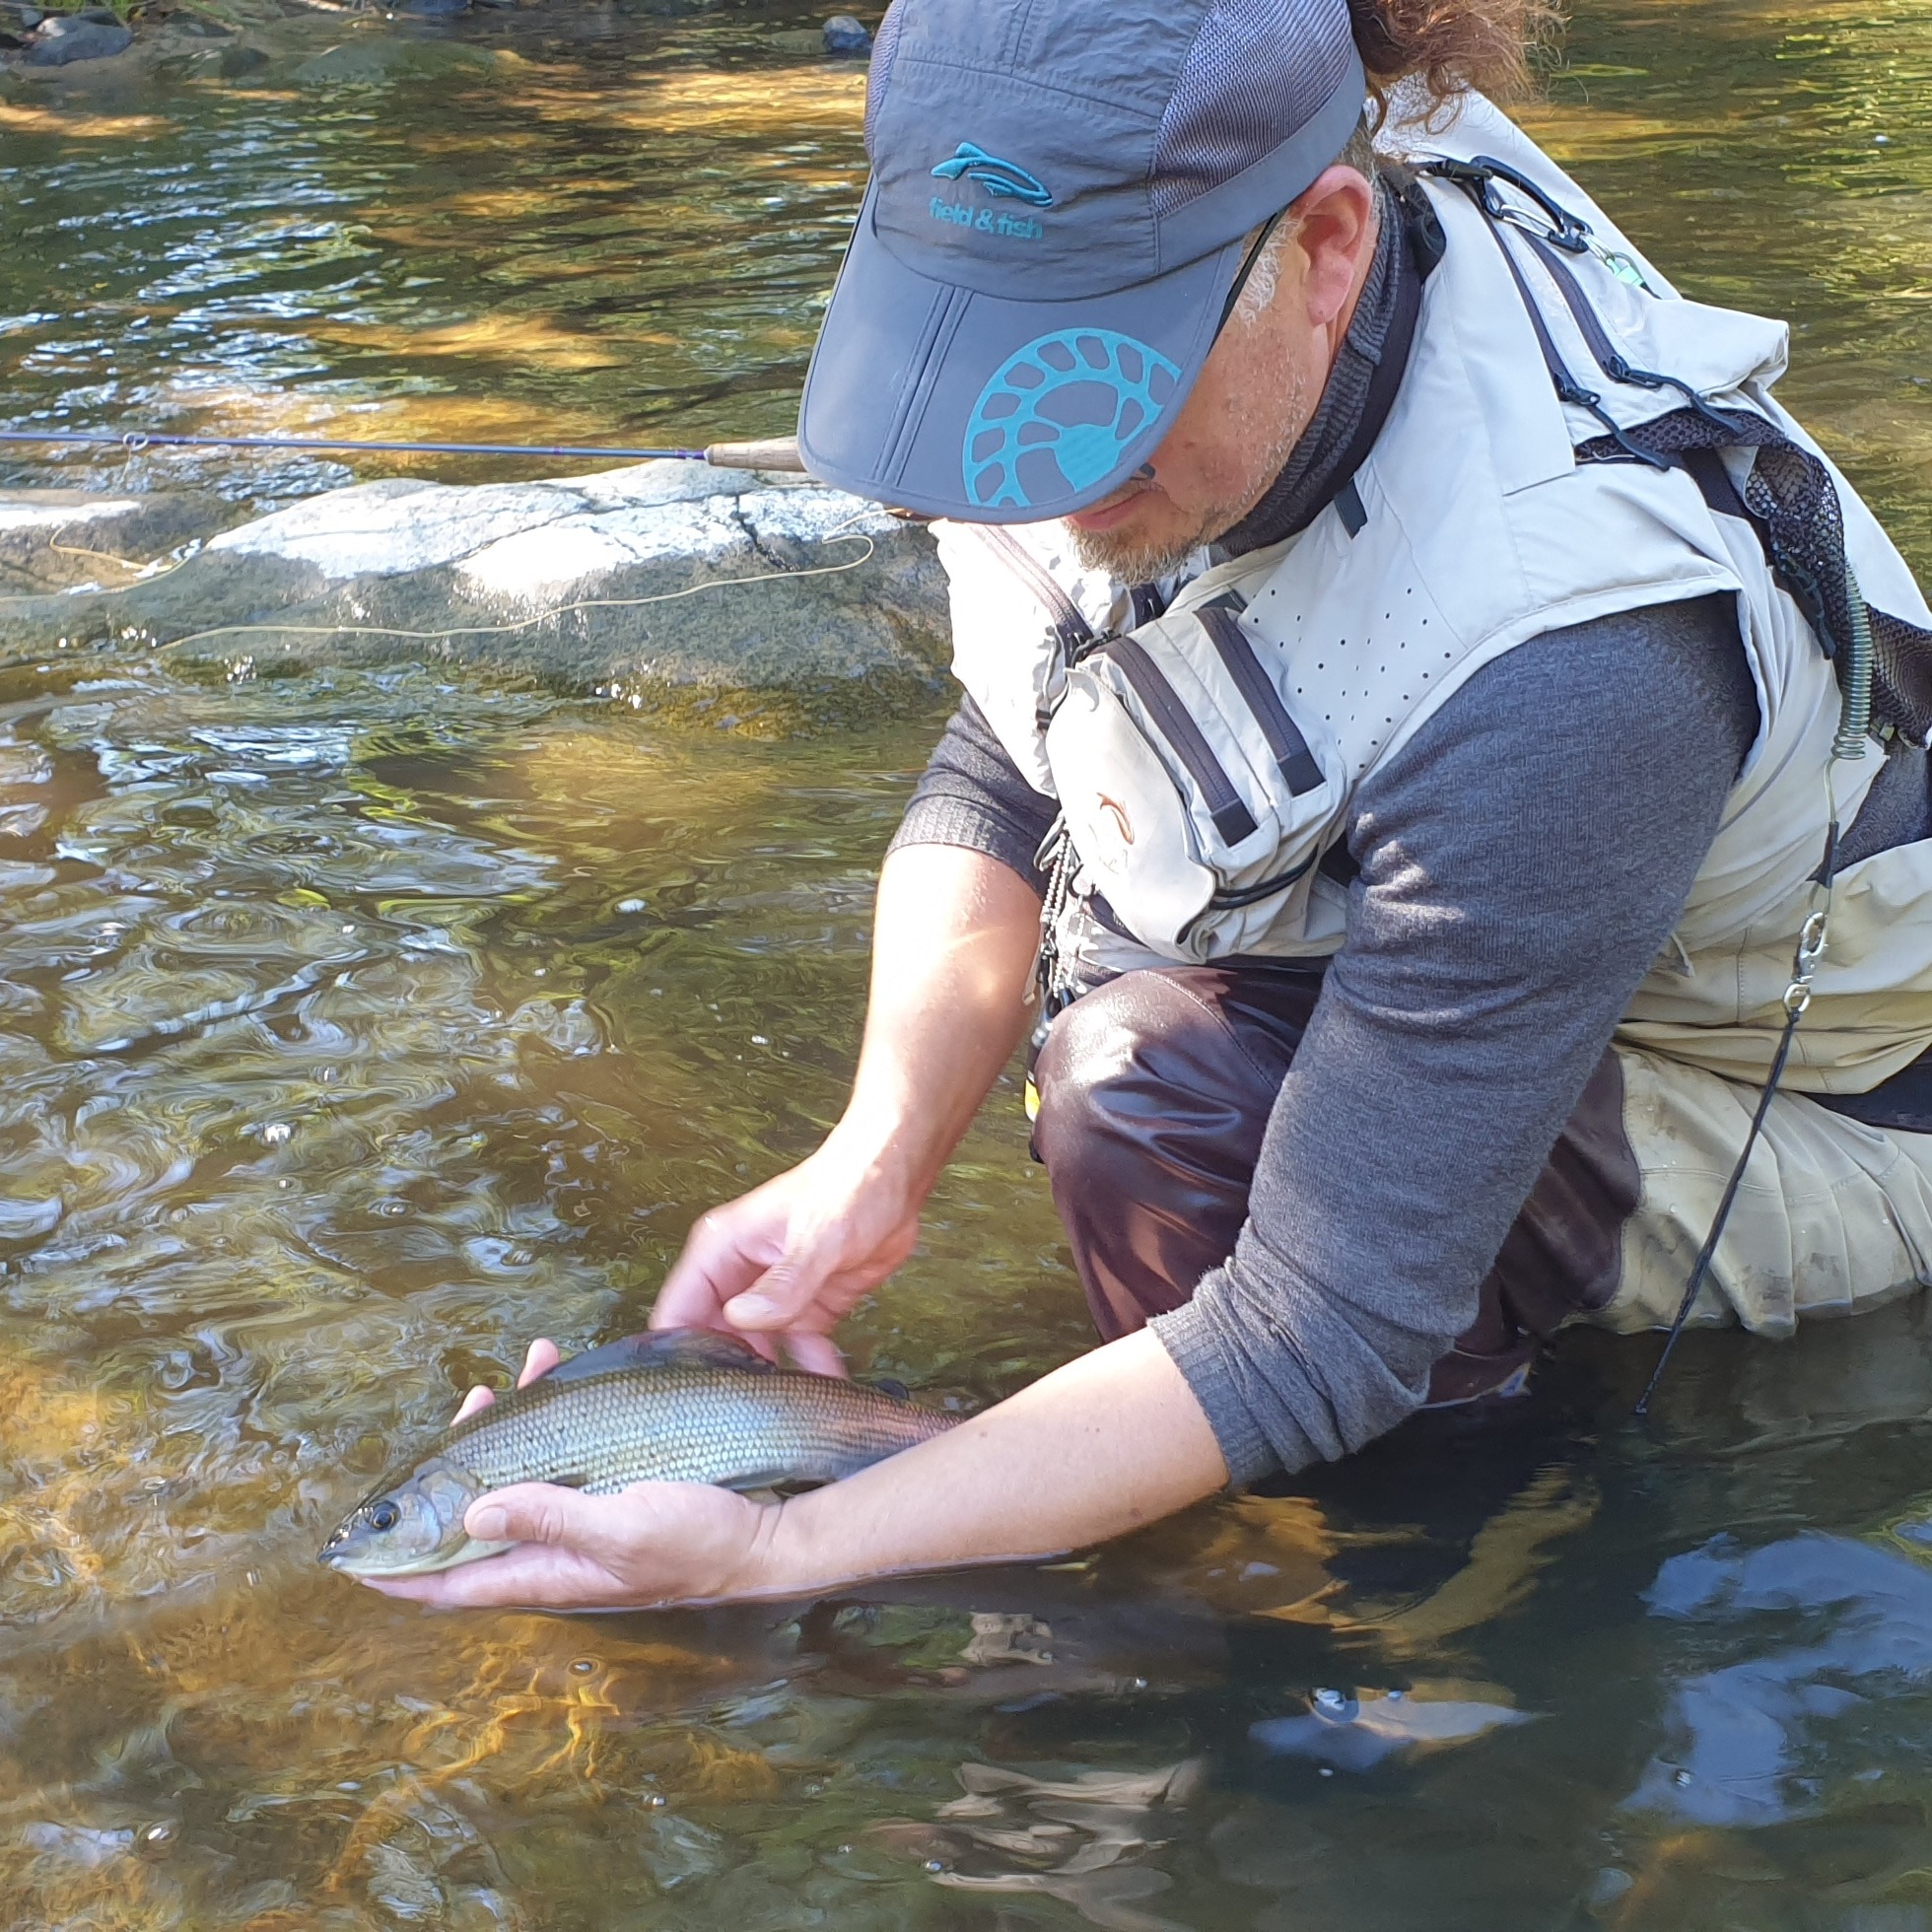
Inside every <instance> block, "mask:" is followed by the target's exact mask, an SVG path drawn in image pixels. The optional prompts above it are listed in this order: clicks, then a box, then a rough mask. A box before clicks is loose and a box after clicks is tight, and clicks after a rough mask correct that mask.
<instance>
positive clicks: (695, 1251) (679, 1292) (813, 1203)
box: [651, 1137, 919, 1375]
mask: <svg viewBox="0 0 1932 1932" xmlns="http://www.w3.org/2000/svg"><path fill="white" fill-rule="evenodd" d="M918 1239H919V1204H918V1202H917V1201H913V1202H908V1201H907V1200H906V1199H905V1198H904V1196H903V1194H902V1192H901V1191H900V1189H899V1188H898V1187H896V1186H895V1185H894V1184H893V1183H892V1182H891V1181H890V1180H888V1179H887V1177H886V1176H884V1175H883V1174H881V1173H880V1172H879V1171H878V1169H877V1167H876V1166H874V1165H872V1164H871V1163H868V1162H861V1161H856V1160H850V1159H848V1158H846V1157H845V1156H844V1154H843V1153H842V1151H841V1149H840V1148H839V1146H838V1144H837V1138H836V1137H834V1139H833V1140H830V1141H828V1142H827V1143H826V1144H825V1145H824V1146H823V1147H821V1148H820V1149H819V1150H818V1152H817V1153H815V1154H813V1155H812V1156H811V1157H810V1158H809V1159H808V1160H805V1161H802V1162H800V1164H799V1165H798V1166H796V1167H794V1168H792V1169H791V1170H790V1171H789V1172H787V1173H784V1174H780V1175H778V1176H777V1177H776V1178H774V1179H772V1180H770V1181H767V1182H766V1183H765V1185H764V1186H763V1187H761V1188H755V1189H753V1190H752V1192H751V1193H750V1194H747V1195H743V1196H740V1197H739V1199H738V1200H736V1201H731V1202H727V1203H726V1204H725V1205H724V1207H715V1208H713V1209H712V1211H711V1212H710V1213H708V1214H706V1215H705V1216H704V1217H703V1218H702V1219H701V1220H700V1221H699V1222H698V1224H697V1225H696V1226H695V1227H694V1228H693V1229H692V1230H691V1235H690V1238H689V1239H688V1240H687V1241H686V1242H685V1244H684V1252H683V1254H681V1255H680V1256H679V1257H678V1260H677V1266H676V1267H675V1268H673V1269H672V1270H671V1272H670V1275H669V1276H668V1278H667V1279H666V1280H665V1282H664V1285H663V1288H662V1289H661V1290H660V1291H659V1293H658V1296H657V1301H656V1305H655V1307H654V1308H653V1309H652V1311H651V1326H652V1327H653V1328H660V1329H661V1328H721V1329H730V1330H734V1331H736V1332H737V1333H739V1334H742V1335H745V1336H746V1339H747V1340H749V1341H750V1342H751V1343H752V1344H753V1345H755V1346H757V1347H759V1348H760V1349H761V1351H762V1352H763V1353H765V1354H767V1355H771V1356H772V1357H773V1358H774V1359H776V1351H775V1349H774V1347H773V1341H774V1340H775V1339H778V1338H783V1340H784V1343H785V1345H786V1348H787V1350H788V1351H789V1352H790V1354H791V1356H792V1358H793V1360H794V1361H795V1362H796V1363H797V1364H798V1366H799V1367H800V1368H809V1369H815V1370H816V1371H817V1372H818V1373H819V1374H821V1375H843V1374H844V1373H845V1362H844V1359H843V1357H842V1356H841V1355H840V1353H839V1351H838V1348H837V1347H836V1346H835V1345H833V1343H832V1342H831V1340H830V1339H829V1338H830V1334H831V1331H832V1329H833V1328H834V1326H836V1324H837V1323H838V1322H839V1321H840V1320H842V1319H843V1318H844V1316H845V1315H846V1314H847V1313H848V1312H849V1311H850V1310H851V1308H852V1307H853V1304H854V1303H855V1302H857V1301H858V1300H859V1299H860V1298H861V1296H862V1295H866V1294H869V1293H870V1292H871V1291H872V1289H874V1288H875V1287H877V1286H878V1284H879V1283H880V1282H881V1281H883V1280H884V1279H885V1277H886V1276H888V1275H890V1274H891V1273H892V1271H893V1270H894V1269H895V1268H897V1267H898V1266H899V1264H900V1263H901V1262H903V1261H904V1260H905V1259H906V1257H907V1256H908V1255H910V1254H911V1253H912V1251H913V1246H914V1244H915V1242H917V1241H918Z"/></svg>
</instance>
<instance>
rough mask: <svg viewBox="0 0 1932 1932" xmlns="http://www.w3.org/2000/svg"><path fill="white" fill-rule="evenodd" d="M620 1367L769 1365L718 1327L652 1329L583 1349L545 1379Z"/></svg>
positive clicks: (578, 1376) (564, 1378) (572, 1378)
mask: <svg viewBox="0 0 1932 1932" xmlns="http://www.w3.org/2000/svg"><path fill="white" fill-rule="evenodd" d="M621 1368H748V1369H754V1370H764V1371H767V1372H769V1371H770V1370H771V1369H772V1364H771V1363H770V1362H768V1361H767V1360H766V1359H765V1358H764V1356H763V1355H761V1354H760V1353H759V1352H758V1350H757V1349H756V1348H754V1347H753V1346H752V1345H751V1344H750V1343H748V1342H741V1341H740V1340H739V1339H738V1338H737V1337H736V1336H734V1335H724V1334H722V1333H720V1332H719V1331H718V1330H717V1329H653V1330H650V1331H649V1332H647V1333H646V1334H644V1335H627V1336H625V1337H623V1338H622V1339H621V1340H620V1341H617V1342H606V1343H605V1344H604V1345H602V1346H601V1347H598V1348H586V1350H585V1351H584V1353H583V1354H581V1355H573V1356H572V1357H571V1358H570V1360H569V1361H567V1362H559V1363H558V1364H557V1366H556V1367H555V1368H553V1369H552V1370H551V1371H550V1373H549V1375H548V1377H547V1378H546V1379H547V1380H549V1381H551V1382H576V1381H579V1380H581V1379H582V1378H583V1377H585V1376H586V1375H608V1374H609V1373H610V1372H611V1371H612V1370H613V1369H621Z"/></svg>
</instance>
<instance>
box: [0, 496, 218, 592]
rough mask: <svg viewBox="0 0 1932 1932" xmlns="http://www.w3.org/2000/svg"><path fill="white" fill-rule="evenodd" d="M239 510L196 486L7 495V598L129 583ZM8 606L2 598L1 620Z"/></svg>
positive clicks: (0, 508) (0, 571) (3, 552)
mask: <svg viewBox="0 0 1932 1932" xmlns="http://www.w3.org/2000/svg"><path fill="white" fill-rule="evenodd" d="M234 516H235V513H234V512H233V511H232V510H230V509H229V507H228V506H227V505H225V504H224V503H223V502H222V501H221V499H220V498H218V497H212V496H208V495H205V494H203V493H200V492H196V491H186V490H181V491H166V492H157V493H154V494H151V495H142V494H139V493H130V494H128V495H125V496H114V495H98V494H93V493H90V492H87V491H83V490H10V491H6V492H4V493H0V598H6V597H8V596H10V595H11V596H12V597H14V598H16V599H17V598H19V597H21V596H23V595H27V596H31V595H33V593H35V591H46V590H72V589H75V588H77V587H79V586H86V585H92V586H99V587H100V588H102V589H117V588H125V587H127V586H129V585H130V584H131V583H133V582H134V581H135V580H136V579H137V578H138V577H139V576H140V574H141V573H142V571H143V570H144V569H165V568H167V566H168V565H169V564H170V563H172V562H173V561H175V559H174V557H173V554H172V553H173V552H174V551H176V550H177V549H180V548H182V547H184V546H186V545H189V544H192V543H194V542H196V541H197V540H198V539H205V538H207V537H210V536H213V535H214V534H215V533H216V532H217V531H219V530H220V529H221V528H222V527H223V525H224V524H225V523H228V522H231V521H233V520H234ZM8 608H9V606H8V604H7V603H5V602H0V625H3V624H4V623H5V621H6V612H7V609H8Z"/></svg>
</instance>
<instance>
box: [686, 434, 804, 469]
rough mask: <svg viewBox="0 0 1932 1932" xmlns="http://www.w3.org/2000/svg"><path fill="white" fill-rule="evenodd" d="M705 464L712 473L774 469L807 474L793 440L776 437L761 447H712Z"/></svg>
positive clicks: (720, 444)
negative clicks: (725, 470)
mask: <svg viewBox="0 0 1932 1932" xmlns="http://www.w3.org/2000/svg"><path fill="white" fill-rule="evenodd" d="M705 461H706V462H708V463H709V464H710V465H711V466H712V468H713V469H776V470H787V471H790V472H791V473H792V474H793V475H794V476H803V475H805V474H807V471H806V469H805V461H804V458H803V457H802V456H800V455H799V454H798V439H797V438H796V437H795V436H775V437H771V438H769V439H768V440H767V441H765V442H763V443H713V444H710V445H708V446H707V447H706V449H705Z"/></svg>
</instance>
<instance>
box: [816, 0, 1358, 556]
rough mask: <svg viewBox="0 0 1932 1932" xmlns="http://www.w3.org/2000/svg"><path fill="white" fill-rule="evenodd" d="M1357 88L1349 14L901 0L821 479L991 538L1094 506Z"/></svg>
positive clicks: (1171, 4) (840, 334)
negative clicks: (1263, 227)
mask: <svg viewBox="0 0 1932 1932" xmlns="http://www.w3.org/2000/svg"><path fill="white" fill-rule="evenodd" d="M1366 93H1367V84H1366V81H1365V79H1364V76H1363V73H1362V65H1361V59H1360V56H1359V55H1358V54H1357V53H1356V51H1355V44H1354V39H1353V36H1352V35H1351V34H1350V33H1349V28H1348V8H1347V3H1346V0H896V4H895V5H894V6H893V7H892V10H891V11H890V12H889V13H888V14H887V15H886V17H885V21H884V24H883V25H882V26H881V27H880V29H879V35H878V41H877V44H876V46H875V48H874V50H873V54H872V70H871V83H870V88H869V91H868V95H867V100H866V104H865V146H866V152H867V154H868V155H869V156H870V159H871V164H872V174H871V179H870V181H869V182H868V184H867V186H866V190H865V199H864V203H863V205H862V207H861V209H860V211H859V221H858V225H857V227H856V228H855V230H854V232H853V238H852V244H851V248H850V250H849V251H848V253H847V255H846V260H845V266H844V267H843V268H842V269H841V271H840V274H839V281H838V286H837V288H836V289H834V291H833V293H832V303H831V308H830V310H829V311H827V313H826V317H825V325H824V327H823V328H822V329H821V331H820V332H819V338H818V347H817V349H816V351H815V352H814V354H813V356H812V365H811V372H810V374H809V376H808V377H807V378H806V380H805V393H804V401H803V404H802V407H801V409H800V411H799V418H798V441H799V445H800V447H801V449H802V451H803V454H804V458H805V461H806V464H807V466H808V467H809V468H810V469H811V471H812V472H813V474H814V475H817V476H820V477H823V478H824V479H825V480H826V481H827V482H830V483H836V484H838V485H839V486H840V487H841V488H842V489H847V490H851V491H853V492H855V493H856V494H857V495H860V496H863V497H874V498H877V499H879V500H880V501H882V502H885V503H893V504H901V505H904V506H905V507H906V508H908V509H911V510H917V511H921V512H923V513H925V514H926V515H928V516H940V517H961V518H965V519H967V520H970V521H974V522H984V523H1023V522H1036V521H1039V520H1041V519H1042V518H1045V517H1062V516H1066V515H1067V514H1069V512H1071V511H1075V510H1080V509H1083V508H1084V507H1085V506H1087V505H1089V504H1092V503H1096V502H1098V501H1099V500H1100V499H1101V498H1102V497H1104V496H1106V495H1107V494H1108V493H1109V492H1110V491H1113V490H1115V489H1117V488H1118V487H1119V486H1120V485H1121V483H1122V482H1124V481H1125V480H1126V479H1127V478H1128V477H1129V476H1131V475H1132V474H1133V473H1134V471H1135V470H1137V469H1138V467H1139V466H1140V464H1141V463H1143V462H1144V461H1145V460H1146V459H1147V457H1148V455H1149V454H1150V453H1151V452H1152V451H1153V449H1155V448H1156V447H1157V446H1158V445H1159V443H1160V441H1161V439H1162V438H1163V437H1164V436H1165V435H1166V434H1167V432H1168V430H1169V429H1171V428H1172V427H1173V421H1174V418H1175V416H1176V415H1177V414H1178V412H1179V410H1180V407H1181V404H1182V403H1183V402H1184V401H1185V400H1186V398H1187V394H1188V391H1189V389H1191V388H1192V387H1193V385H1194V381H1195V379H1196V377H1198V376H1199V375H1200V373H1201V366H1202V364H1203V363H1204V362H1206V361H1207V352H1208V350H1209V349H1211V348H1212V346H1213V341H1214V335H1215V332H1216V330H1217V328H1218V326H1219V323H1220V319H1221V311H1222V309H1223V307H1224V305H1225V303H1226V300H1227V295H1228V291H1229V289H1230V288H1231V287H1232V286H1233V283H1234V278H1235V276H1236V275H1237V273H1238V272H1239V270H1240V265H1241V258H1242V242H1243V238H1244V237H1246V236H1247V235H1248V234H1249V232H1250V231H1251V230H1253V229H1255V228H1256V227H1258V226H1259V225H1260V224H1261V223H1263V222H1265V221H1266V220H1267V219H1268V218H1269V217H1270V216H1271V215H1273V214H1276V213H1277V212H1278V211H1279V210H1280V209H1282V208H1285V207H1286V206H1287V205H1288V203H1289V202H1290V201H1292V200H1293V199H1294V198H1295V196H1296V195H1298V194H1300V193H1301V191H1302V190H1303V189H1304V188H1305V187H1307V186H1308V184H1309V183H1310V182H1311V181H1312V180H1314V178H1315V177H1316V175H1318V174H1319V173H1321V172H1322V170H1323V169H1325V168H1326V167H1328V166H1329V164H1330V163H1331V162H1333V161H1334V160H1335V159H1336V157H1337V156H1338V155H1340V154H1341V152H1342V151H1343V149H1344V148H1345V147H1346V146H1347V144H1348V140H1349V137H1350V136H1351V135H1352V134H1353V132H1354V130H1355V127H1356V125H1357V123H1358V122H1359V120H1360V118H1361V111H1362V104H1363V101H1364V98H1365V96H1366Z"/></svg>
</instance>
